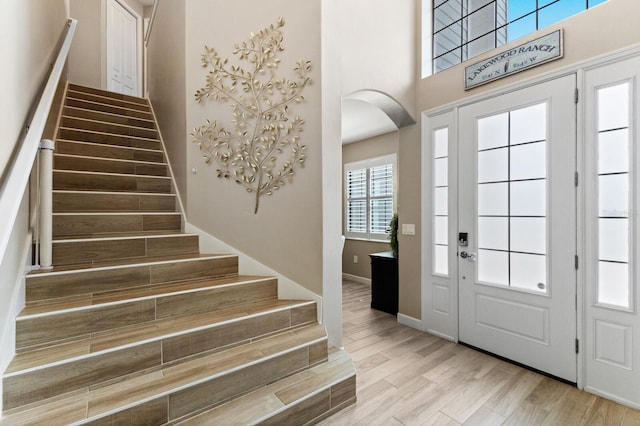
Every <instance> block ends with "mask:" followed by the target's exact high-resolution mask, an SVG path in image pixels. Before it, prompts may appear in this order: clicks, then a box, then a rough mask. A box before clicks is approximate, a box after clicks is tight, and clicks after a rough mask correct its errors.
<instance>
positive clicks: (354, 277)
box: [342, 272, 371, 286]
mask: <svg viewBox="0 0 640 426" xmlns="http://www.w3.org/2000/svg"><path fill="white" fill-rule="evenodd" d="M342 280H343V281H353V282H354V283H358V284H364V285H368V286H371V278H365V277H359V276H357V275H351V274H345V273H344V272H343V273H342Z"/></svg>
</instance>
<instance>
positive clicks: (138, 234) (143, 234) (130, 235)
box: [53, 213, 197, 244]
mask: <svg viewBox="0 0 640 426" xmlns="http://www.w3.org/2000/svg"><path fill="white" fill-rule="evenodd" d="M141 214H144V213H141ZM194 235H197V234H190V233H186V232H182V231H180V230H167V231H132V232H113V233H109V234H80V235H64V236H58V237H53V242H54V244H55V243H61V242H73V241H82V240H87V241H90V240H118V239H119V240H127V239H134V238H154V237H180V236H194Z"/></svg>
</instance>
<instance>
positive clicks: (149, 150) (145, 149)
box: [56, 138, 166, 164]
mask: <svg viewBox="0 0 640 426" xmlns="http://www.w3.org/2000/svg"><path fill="white" fill-rule="evenodd" d="M56 142H68V143H74V144H82V145H88V146H96V147H105V146H108V147H109V148H112V149H121V150H133V151H146V152H158V153H162V152H163V151H162V150H161V149H149V148H138V147H133V146H122V145H109V144H105V143H98V142H85V141H77V140H72V139H64V138H61V139H56ZM58 155H59V154H58ZM66 155H73V154H66ZM93 158H100V159H108V158H110V157H93ZM150 163H152V164H166V163H165V162H162V163H158V162H153V161H150Z"/></svg>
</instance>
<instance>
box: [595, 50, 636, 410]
mask: <svg viewBox="0 0 640 426" xmlns="http://www.w3.org/2000/svg"><path fill="white" fill-rule="evenodd" d="M639 81H640V58H634V59H628V60H625V61H622V62H617V63H613V64H610V65H607V66H602V67H599V68H596V69H592V70H589V71H587V72H586V73H585V86H586V90H585V111H586V114H587V119H586V129H585V135H586V145H585V146H586V149H585V158H586V170H585V172H586V173H585V174H586V176H587V179H585V199H586V218H585V225H586V226H585V243H586V244H585V251H586V262H585V268H586V269H585V278H586V283H587V286H586V292H585V300H586V342H585V343H586V344H585V349H586V351H585V358H586V362H585V366H586V375H585V388H586V389H588V390H589V391H591V392H595V393H598V394H600V395H604V396H606V397H607V398H611V399H614V400H617V401H620V402H623V403H625V404H628V405H631V406H635V407H636V408H638V407H640V301H639V296H638V282H639V281H640V268H639V267H638V265H640V250H638V241H640V227H639V226H638V220H637V218H638V212H639V211H640V210H639V209H640V197H639V196H638V194H639V192H638V188H640V177H639V176H640V175H639V173H638V165H639V164H640V150H639V149H638V141H639V140H640V129H639V126H638V124H639V123H638V122H639V120H640V113H639V112H638V99H639V97H640V88H639V87H638V86H639Z"/></svg>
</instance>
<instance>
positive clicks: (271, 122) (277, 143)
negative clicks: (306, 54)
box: [191, 18, 312, 214]
mask: <svg viewBox="0 0 640 426" xmlns="http://www.w3.org/2000/svg"><path fill="white" fill-rule="evenodd" d="M284 25H285V22H284V19H282V18H279V19H278V22H277V23H276V24H275V25H270V26H269V27H268V28H265V29H263V30H261V31H260V32H258V33H257V34H254V33H251V34H250V36H249V39H248V40H247V41H245V42H243V43H242V44H241V45H240V44H236V45H235V46H234V50H233V54H234V55H236V57H237V59H238V63H239V64H242V65H244V67H243V66H242V65H232V64H230V63H229V60H228V59H222V58H221V57H220V55H219V54H218V52H217V51H216V50H215V49H213V48H209V47H207V46H205V52H204V54H203V55H202V67H203V68H208V69H209V72H208V73H207V76H206V84H205V86H204V87H203V88H201V89H199V90H198V91H197V92H196V93H195V98H196V101H198V102H200V103H202V102H204V101H205V100H207V99H213V100H214V101H219V102H224V103H227V104H229V106H230V107H231V116H232V117H231V119H232V121H231V122H232V123H233V127H234V128H233V130H228V129H225V128H224V127H223V126H221V125H220V124H219V123H218V122H217V121H213V122H212V121H209V120H207V122H206V123H205V124H203V125H202V126H200V127H197V128H195V129H194V130H193V133H192V134H191V136H192V137H193V138H194V143H196V144H197V145H198V146H199V147H200V150H201V151H202V152H203V155H204V159H205V162H206V163H207V164H210V163H211V160H214V161H215V162H216V163H217V165H218V169H217V175H218V177H219V178H223V179H232V180H234V181H235V182H237V183H238V184H239V185H241V186H242V187H243V188H244V189H245V190H246V191H247V192H250V193H253V194H255V210H254V213H256V214H257V213H258V208H259V206H260V197H261V196H262V195H265V194H266V195H272V194H273V193H274V191H276V190H278V189H280V188H281V187H282V186H284V185H285V184H286V183H287V182H292V180H293V175H294V174H295V171H296V169H297V168H298V167H304V162H305V150H306V146H305V145H301V144H300V133H301V132H302V131H303V127H304V120H303V119H302V118H300V117H299V116H298V115H296V114H294V112H293V111H292V108H291V106H292V105H293V104H299V103H301V102H303V101H304V97H303V96H302V92H303V91H304V89H305V87H307V86H308V85H310V84H311V83H312V81H311V78H310V73H311V62H309V61H306V60H304V59H300V60H298V61H297V62H296V65H295V67H294V69H293V71H294V74H295V77H294V78H290V79H289V78H285V77H278V76H276V71H278V66H279V65H280V59H279V58H278V54H279V53H281V52H283V51H284V47H283V45H282V42H283V39H284V36H283V33H282V27H284ZM245 64H246V65H245Z"/></svg>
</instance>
